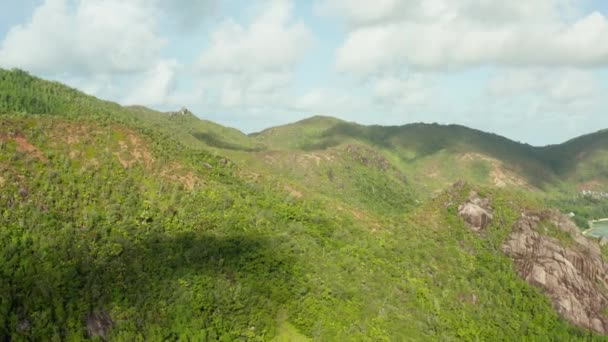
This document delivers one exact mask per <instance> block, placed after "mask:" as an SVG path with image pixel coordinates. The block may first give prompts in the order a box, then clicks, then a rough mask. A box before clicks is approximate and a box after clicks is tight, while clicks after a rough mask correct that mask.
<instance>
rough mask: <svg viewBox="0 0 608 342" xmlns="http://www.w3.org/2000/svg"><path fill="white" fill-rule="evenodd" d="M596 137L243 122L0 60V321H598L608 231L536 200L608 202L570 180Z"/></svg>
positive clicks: (76, 330)
mask: <svg viewBox="0 0 608 342" xmlns="http://www.w3.org/2000/svg"><path fill="white" fill-rule="evenodd" d="M607 148H608V133H607V132H606V131H601V132H598V133H595V134H591V135H588V136H584V137H580V138H577V139H574V140H572V141H569V142H566V143H564V144H561V145H555V146H548V147H532V146H529V145H525V144H520V143H516V142H513V141H511V140H509V139H506V138H504V137H500V136H497V135H494V134H489V133H484V132H481V131H478V130H473V129H469V128H466V127H462V126H456V125H449V126H442V125H434V124H433V125H430V124H410V125H405V126H399V127H381V126H363V125H358V124H356V123H351V122H346V121H342V120H339V119H335V118H331V117H312V118H309V119H306V120H302V121H299V122H296V123H293V124H289V125H285V126H279V127H274V128H270V129H267V130H264V131H262V132H260V133H256V134H251V135H246V134H243V133H242V132H240V131H238V130H236V129H233V128H228V127H224V126H222V125H218V124H216V123H213V122H210V121H205V120H201V119H199V118H198V117H196V116H195V115H194V114H192V113H191V112H190V111H189V110H187V109H181V110H177V111H175V112H169V113H163V112H159V111H154V110H152V109H149V108H145V107H141V106H130V107H123V106H120V105H118V104H115V103H112V102H107V101H103V100H99V99H97V98H95V97H92V96H89V95H86V94H84V93H82V92H80V91H78V90H76V89H73V88H70V87H67V86H65V85H62V84H60V83H57V82H48V81H45V80H42V79H40V78H37V77H34V76H32V75H30V74H28V73H26V72H24V71H20V70H10V71H9V70H2V69H0V340H2V341H4V340H8V341H13V340H15V341H18V340H83V339H87V338H91V339H94V340H95V339H96V340H100V339H101V340H128V341H131V340H154V341H155V340H194V341H205V340H210V341H211V340H213V341H215V340H225V341H234V340H243V341H245V340H246V341H249V340H251V341H266V340H270V341H272V340H274V341H277V340H278V341H307V340H322V341H350V340H353V341H359V340H361V341H363V340H366V341H367V340H373V341H375V340H397V341H400V340H412V339H414V340H421V341H427V340H488V341H492V340H521V339H531V340H536V339H548V340H568V341H571V340H581V341H583V340H584V341H587V340H590V339H600V338H602V335H605V334H606V331H607V330H605V329H604V328H608V326H606V327H604V322H605V321H606V322H608V321H607V320H606V319H604V316H602V315H603V313H604V312H605V308H603V306H604V304H605V303H608V293H605V292H607V291H606V289H605V288H604V287H602V286H605V282H604V280H603V278H602V279H600V278H601V277H597V278H595V276H596V275H597V272H595V270H600V269H602V270H603V269H608V268H606V266H605V265H604V261H603V257H602V253H604V255H606V254H607V253H608V247H606V246H602V247H600V245H599V244H598V242H597V241H595V240H593V239H586V238H584V237H583V236H582V235H581V234H580V232H579V231H578V230H577V228H576V226H574V225H572V224H571V222H570V221H569V219H568V218H566V217H565V216H564V215H562V214H560V213H559V212H557V211H555V210H547V208H546V207H547V206H551V207H557V208H558V209H560V210H561V211H562V212H566V213H569V212H571V211H572V212H573V213H575V214H576V216H575V219H577V220H579V221H580V222H582V223H585V220H586V219H588V218H601V217H606V216H602V215H605V214H606V215H608V205H606V203H605V202H604V201H602V200H599V199H596V198H593V197H590V198H587V197H584V196H582V195H580V193H579V192H580V191H581V190H583V189H589V190H593V191H598V192H601V191H603V190H602V189H605V188H606V185H607V184H608V183H607V179H608V176H607V174H606V170H607V168H606V166H607V165H608V164H607V161H608V158H607V157H606V156H607V154H606V150H607ZM462 180H465V181H464V182H463V181H462ZM453 183H456V184H453ZM579 221H577V222H579ZM524 233H525V234H524ZM522 234H523V235H522ZM522 239H531V240H530V241H532V240H533V242H535V243H538V244H542V245H543V246H548V248H549V247H550V248H551V251H552V254H551V256H550V257H546V256H544V255H541V254H542V253H541V252H543V251H544V250H543V249H537V248H533V247H530V246H537V244H532V245H528V244H525V243H524V244H520V243H519V241H520V240H522ZM526 241H527V240H526ZM553 252H555V253H553ZM526 253H527V254H526ZM522 254H525V255H523V256H522ZM583 256H585V257H583ZM563 260H566V261H567V262H566V261H563ZM554 262H557V263H559V262H563V263H564V265H566V266H567V267H570V268H564V269H562V271H560V272H558V273H556V274H551V273H550V272H551V267H552V266H551V265H553V264H554ZM530 265H532V266H534V267H532V266H530ZM598 265H599V266H598ZM543 272H544V273H543ZM543 275H544V276H543ZM552 276H553V278H551V277H552ZM551 279H558V280H559V281H556V282H554V283H555V284H554V283H551V282H550V281H549V280H551ZM576 281H580V282H578V283H577V282H576ZM556 284H557V285H559V286H552V285H556ZM560 284H561V285H563V286H561V285H560ZM564 284H565V285H564ZM576 284H579V285H576ZM560 286H561V287H560ZM564 286H565V287H566V289H565V290H564ZM576 286H581V287H584V288H581V289H580V290H581V291H576V290H577V288H576ZM566 290H567V291H566ZM560 291H561V292H560ZM564 291H566V292H567V296H566V295H564V293H563V292H564ZM560 296H561V297H560ZM594 296H597V298H595V297H594ZM595 299H597V300H595ZM560 300H561V302H560ZM565 300H568V301H569V302H568V303H575V301H578V300H580V301H581V303H583V302H584V303H589V302H591V303H592V304H593V305H591V306H588V307H584V308H580V307H579V306H576V305H574V304H573V305H571V306H570V307H569V308H564V307H563V306H559V305H561V304H560V303H562V302H563V301H565ZM578 309H580V310H578ZM564 310H566V311H564ZM577 310H578V311H577ZM607 325H608V324H607Z"/></svg>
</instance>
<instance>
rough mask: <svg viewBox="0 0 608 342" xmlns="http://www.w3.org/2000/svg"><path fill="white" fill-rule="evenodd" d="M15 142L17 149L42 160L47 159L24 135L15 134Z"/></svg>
mask: <svg viewBox="0 0 608 342" xmlns="http://www.w3.org/2000/svg"><path fill="white" fill-rule="evenodd" d="M14 140H15V142H16V143H17V151H19V152H23V153H28V154H32V155H34V156H35V157H36V158H38V159H39V160H42V161H47V160H48V159H47V158H46V157H45V156H44V154H42V152H41V151H40V150H39V149H38V147H36V146H34V145H32V144H31V143H30V142H29V141H28V140H27V138H26V137H25V136H23V135H17V136H16V137H15V138H14Z"/></svg>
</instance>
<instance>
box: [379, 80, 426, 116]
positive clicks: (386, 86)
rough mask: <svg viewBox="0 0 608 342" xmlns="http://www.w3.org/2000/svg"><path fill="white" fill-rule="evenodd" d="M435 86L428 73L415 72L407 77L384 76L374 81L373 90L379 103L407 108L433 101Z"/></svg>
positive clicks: (400, 108) (401, 108) (402, 108)
mask: <svg viewBox="0 0 608 342" xmlns="http://www.w3.org/2000/svg"><path fill="white" fill-rule="evenodd" d="M433 88H434V87H433V85H432V84H431V80H430V77H429V76H428V75H423V74H414V75H410V76H409V77H407V78H398V77H394V76H385V77H382V78H380V79H378V80H376V81H375V82H374V83H373V88H372V91H373V95H374V97H375V99H376V100H377V101H378V102H379V103H381V104H384V105H389V106H394V107H397V109H399V110H407V109H410V108H411V107H413V106H424V105H426V104H427V103H428V102H429V101H431V100H432V98H433V95H436V94H435V93H436V89H433Z"/></svg>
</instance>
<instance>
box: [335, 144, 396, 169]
mask: <svg viewBox="0 0 608 342" xmlns="http://www.w3.org/2000/svg"><path fill="white" fill-rule="evenodd" d="M345 149H346V152H348V155H349V156H350V157H351V158H352V159H353V160H355V161H357V162H359V163H361V164H363V165H365V166H369V167H374V168H377V169H379V170H382V171H387V170H389V169H390V168H391V163H390V162H389V161H388V160H387V159H386V158H385V157H384V156H383V155H382V154H380V153H378V152H377V151H374V150H373V149H371V148H368V147H366V146H361V145H354V144H352V145H347V146H346V147H345Z"/></svg>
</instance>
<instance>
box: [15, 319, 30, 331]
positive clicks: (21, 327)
mask: <svg viewBox="0 0 608 342" xmlns="http://www.w3.org/2000/svg"><path fill="white" fill-rule="evenodd" d="M31 327H32V323H31V322H30V321H29V320H28V319H27V318H22V319H20V320H19V321H18V322H17V331H18V332H20V333H25V332H28V331H29V330H30V329H31Z"/></svg>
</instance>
